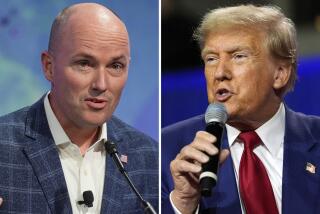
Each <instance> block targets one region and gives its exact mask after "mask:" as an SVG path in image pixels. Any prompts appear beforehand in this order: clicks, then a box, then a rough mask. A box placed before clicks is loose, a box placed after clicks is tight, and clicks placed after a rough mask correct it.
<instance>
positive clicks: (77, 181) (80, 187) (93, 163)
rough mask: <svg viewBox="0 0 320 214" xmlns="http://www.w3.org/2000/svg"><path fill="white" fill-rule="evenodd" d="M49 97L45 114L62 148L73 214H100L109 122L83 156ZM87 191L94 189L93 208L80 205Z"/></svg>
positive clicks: (56, 142) (58, 144) (54, 137)
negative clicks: (69, 135) (62, 123)
mask: <svg viewBox="0 0 320 214" xmlns="http://www.w3.org/2000/svg"><path fill="white" fill-rule="evenodd" d="M49 93H50V92H49ZM49 93H48V94H49ZM48 94H47V95H46V97H45V99H44V107H45V112H46V116H47V119H48V123H49V128H50V131H51V134H52V136H53V139H54V142H55V144H56V145H57V148H58V153H59V158H60V161H61V165H62V170H63V174H64V177H65V180H66V184H67V189H68V193H69V197H70V203H71V206H72V212H73V213H79V214H83V213H86V214H89V213H100V209H101V201H102V195H103V187H104V175H105V160H106V151H105V149H104V145H103V139H107V126H106V123H104V124H103V125H102V127H101V130H100V136H99V138H98V140H97V142H95V143H94V144H93V145H91V146H90V147H89V148H88V150H87V151H86V153H85V154H84V155H83V156H82V155H81V153H80V149H79V147H78V146H77V145H76V144H73V143H72V142H71V141H70V139H69V137H68V136H67V135H66V133H65V131H64V130H63V128H62V127H61V125H60V123H59V121H58V119H57V118H56V116H55V114H54V113H53V111H52V108H51V105H50V102H49V99H48ZM87 190H91V191H92V193H93V197H94V201H93V207H90V208H88V207H86V206H85V205H78V203H77V202H78V201H82V200H83V197H82V193H83V192H84V191H87Z"/></svg>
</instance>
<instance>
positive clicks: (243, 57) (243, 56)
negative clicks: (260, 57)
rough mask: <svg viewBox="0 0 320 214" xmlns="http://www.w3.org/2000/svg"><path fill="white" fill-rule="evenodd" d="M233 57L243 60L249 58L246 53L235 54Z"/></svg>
mask: <svg viewBox="0 0 320 214" xmlns="http://www.w3.org/2000/svg"><path fill="white" fill-rule="evenodd" d="M233 58H234V59H236V60H241V59H245V58H247V55H246V54H235V55H234V56H233Z"/></svg>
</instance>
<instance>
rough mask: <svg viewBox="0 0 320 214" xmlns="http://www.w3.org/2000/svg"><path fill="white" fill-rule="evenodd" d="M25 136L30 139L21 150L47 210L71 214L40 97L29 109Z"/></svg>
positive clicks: (59, 165)
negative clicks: (27, 161) (36, 180)
mask: <svg viewBox="0 0 320 214" xmlns="http://www.w3.org/2000/svg"><path fill="white" fill-rule="evenodd" d="M25 135H26V136H27V137H28V139H29V140H28V141H27V142H26V146H25V147H24V150H23V151H24V153H25V155H26V157H27V159H28V160H29V161H30V164H31V166H32V168H33V170H34V173H35V175H36V177H37V178H38V182H39V183H40V186H41V188H42V190H43V193H44V196H45V198H46V200H47V202H48V205H49V207H50V210H51V211H52V213H71V212H72V208H71V204H70V199H69V195H68V189H67V185H66V182H65V179H64V174H63V170H62V166H61V162H60V159H59V155H58V151H57V148H56V145H55V143H54V141H53V138H52V135H51V132H50V129H49V125H48V122H47V117H46V114H45V110H44V105H43V98H42V99H41V100H39V101H38V102H37V103H36V104H34V105H33V106H32V107H31V108H30V110H29V112H28V116H27V119H26V131H25Z"/></svg>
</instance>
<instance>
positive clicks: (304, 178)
mask: <svg viewBox="0 0 320 214" xmlns="http://www.w3.org/2000/svg"><path fill="white" fill-rule="evenodd" d="M304 117H305V116H301V115H297V114H296V113H294V112H292V111H291V110H289V109H286V131H285V139H284V157H283V158H284V160H283V179H282V213H300V212H301V213H315V212H316V209H317V208H318V209H319V206H320V205H319V202H320V200H319V197H320V195H319V187H320V186H319V183H320V173H319V168H318V167H319V166H320V155H319V154H320V148H319V140H317V139H316V138H315V137H313V135H312V134H311V133H312V132H311V130H310V129H311V128H312V126H310V124H309V123H307V122H305V121H307V120H309V119H307V118H304ZM318 131H319V130H318ZM308 163H309V164H308ZM310 164H311V165H310ZM313 166H314V167H315V168H313ZM317 166H318V167H317Z"/></svg>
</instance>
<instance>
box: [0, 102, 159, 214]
mask: <svg viewBox="0 0 320 214" xmlns="http://www.w3.org/2000/svg"><path fill="white" fill-rule="evenodd" d="M107 137H108V139H110V140H113V141H114V142H115V143H116V144H117V148H118V151H119V153H120V154H125V155H127V157H128V162H127V164H125V168H126V169H127V171H128V174H129V176H130V177H131V178H132V180H133V183H134V184H135V185H136V187H137V189H138V190H139V191H140V192H141V194H142V196H143V197H144V198H145V200H147V201H149V202H150V203H151V204H152V205H153V206H154V207H155V209H157V208H158V206H157V205H158V177H159V176H158V174H159V173H158V144H157V142H155V141H154V140H152V139H151V138H150V137H147V136H146V135H144V134H142V133H141V132H138V131H136V130H135V129H133V128H132V127H130V126H128V125H127V124H125V123H123V122H122V121H120V120H119V119H117V118H116V117H112V118H111V119H110V120H108V122H107ZM105 170H106V171H105V172H106V173H105V178H104V190H103V196H102V206H101V213H143V209H142V208H141V206H140V201H139V200H138V199H137V197H136V196H135V194H134V193H133V192H132V190H131V188H130V187H129V186H128V184H127V182H126V180H125V179H124V177H123V175H122V174H121V173H120V172H119V171H118V169H117V167H116V166H115V164H114V162H113V160H112V159H111V158H110V156H107V158H106V168H105ZM0 197H2V198H3V200H4V201H3V204H2V206H0V213H72V208H71V202H70V199H69V194H68V190H67V186H66V181H65V178H64V174H63V171H62V166H61V162H60V159H59V155H58V150H57V147H56V145H55V143H54V140H53V138H52V135H51V132H50V129H49V126H48V122H47V118H46V114H45V110H44V105H43V98H42V99H40V100H39V101H38V102H37V103H35V104H34V105H32V106H31V107H26V108H23V109H21V110H19V111H17V112H14V113H11V114H9V115H6V116H3V117H1V118H0Z"/></svg>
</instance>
